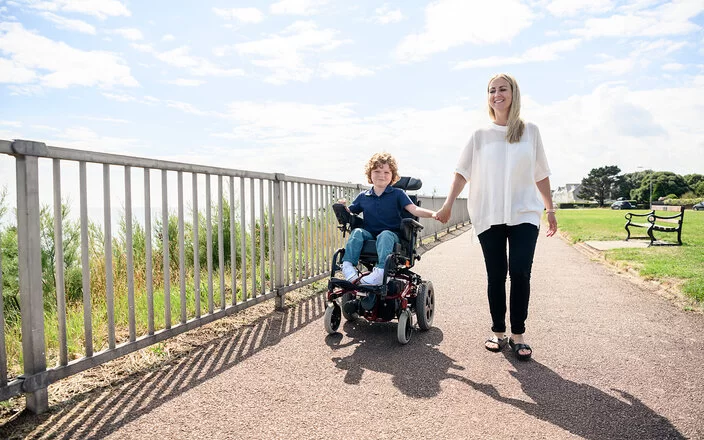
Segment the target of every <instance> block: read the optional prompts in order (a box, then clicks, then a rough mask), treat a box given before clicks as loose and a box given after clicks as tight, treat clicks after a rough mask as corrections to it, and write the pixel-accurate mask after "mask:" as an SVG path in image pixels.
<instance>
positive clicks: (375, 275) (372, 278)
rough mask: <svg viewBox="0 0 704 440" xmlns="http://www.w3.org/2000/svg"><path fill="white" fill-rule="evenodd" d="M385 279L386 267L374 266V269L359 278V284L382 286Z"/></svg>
mask: <svg viewBox="0 0 704 440" xmlns="http://www.w3.org/2000/svg"><path fill="white" fill-rule="evenodd" d="M383 281H384V269H381V268H378V267H374V269H372V271H371V272H370V273H369V274H368V275H365V276H363V277H362V278H361V279H360V280H359V284H362V285H365V286H380V285H381V283H382V282H383Z"/></svg>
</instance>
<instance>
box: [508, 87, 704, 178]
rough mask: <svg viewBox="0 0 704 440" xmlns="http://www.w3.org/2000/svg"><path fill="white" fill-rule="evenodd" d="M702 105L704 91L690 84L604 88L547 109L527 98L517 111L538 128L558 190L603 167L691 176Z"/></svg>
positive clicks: (703, 130)
mask: <svg viewBox="0 0 704 440" xmlns="http://www.w3.org/2000/svg"><path fill="white" fill-rule="evenodd" d="M695 83H696V81H695ZM685 90H686V92H685ZM674 96H677V97H678V98H677V99H673V97H674ZM701 102H704V88H701V87H699V88H697V87H694V84H691V85H690V84H684V85H683V86H682V87H681V88H670V89H668V88H662V89H652V90H632V89H631V88H630V87H629V86H628V85H602V86H598V87H597V88H595V89H594V90H593V91H592V93H590V94H587V95H582V96H572V97H570V98H568V99H566V100H563V101H558V102H554V103H551V104H548V105H541V104H539V103H536V102H534V101H531V100H529V99H528V100H526V101H525V102H524V106H523V109H522V111H521V113H522V114H524V115H529V118H530V120H532V121H534V122H536V123H537V124H538V125H539V127H540V129H541V134H542V137H543V142H544V144H545V147H546V152H547V154H548V159H549V161H550V166H551V168H552V170H553V172H554V173H555V178H554V179H553V178H551V182H552V183H553V186H556V184H557V183H559V184H564V183H568V182H569V183H572V182H579V180H580V179H581V177H585V176H586V175H587V174H588V172H589V170H591V169H592V168H596V167H600V166H604V165H618V166H619V167H620V168H621V170H622V171H623V172H633V171H635V167H636V166H637V165H642V166H644V167H645V168H650V169H654V170H663V168H662V167H663V164H667V165H666V166H667V169H666V170H667V171H673V172H675V173H685V172H692V165H691V160H692V158H695V157H701V148H702V141H701V139H703V138H704V126H702V124H701V121H699V118H700V117H701V116H700V115H701V111H700V110H698V109H699V108H700V106H701ZM556 120H559V121H560V123H559V124H555V123H554V121H556ZM616 146H618V147H616ZM635 158H637V162H636V159H635Z"/></svg>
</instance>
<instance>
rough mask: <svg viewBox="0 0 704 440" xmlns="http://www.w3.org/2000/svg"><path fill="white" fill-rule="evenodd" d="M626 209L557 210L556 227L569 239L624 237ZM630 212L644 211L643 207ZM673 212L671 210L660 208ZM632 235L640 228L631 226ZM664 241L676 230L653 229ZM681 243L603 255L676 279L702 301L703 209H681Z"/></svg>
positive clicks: (658, 276)
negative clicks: (658, 230) (659, 231)
mask: <svg viewBox="0 0 704 440" xmlns="http://www.w3.org/2000/svg"><path fill="white" fill-rule="evenodd" d="M626 212H629V211H617V210H611V209H608V208H606V209H561V210H559V211H558V212H557V222H558V226H559V230H560V231H561V232H562V233H563V234H565V235H566V236H568V237H569V239H570V240H571V241H572V243H577V242H580V241H589V240H625V238H626V230H625V229H624V226H625V224H626V219H625V218H624V216H625V214H626ZM630 212H636V213H639V214H640V213H645V212H647V211H645V210H640V211H639V210H633V211H630ZM660 214H662V215H673V214H675V213H673V212H660ZM634 231H635V234H636V235H639V236H640V235H645V233H644V232H645V231H644V229H642V228H635V229H634V228H632V229H631V232H632V233H633V232H634ZM654 234H655V237H656V238H658V239H662V240H665V241H675V242H676V239H677V236H676V234H673V233H663V232H661V233H658V232H657V231H656V232H655V233H654ZM682 243H683V244H682V246H652V247H648V248H636V249H633V248H628V249H626V248H624V249H612V250H609V251H606V253H605V258H606V259H607V260H610V261H616V262H619V263H621V264H626V265H628V266H629V267H632V268H633V269H635V270H637V271H638V272H639V273H640V275H641V276H643V277H644V278H649V279H658V280H664V279H677V280H680V281H682V291H683V293H685V294H686V295H687V296H689V297H691V298H693V299H695V300H696V301H697V302H699V303H704V211H693V210H691V209H688V210H685V212H684V222H683V224H682Z"/></svg>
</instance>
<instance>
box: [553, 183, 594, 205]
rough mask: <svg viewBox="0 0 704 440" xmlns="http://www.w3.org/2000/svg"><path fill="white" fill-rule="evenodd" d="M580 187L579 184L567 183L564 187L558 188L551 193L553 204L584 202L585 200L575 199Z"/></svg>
mask: <svg viewBox="0 0 704 440" xmlns="http://www.w3.org/2000/svg"><path fill="white" fill-rule="evenodd" d="M581 187H582V185H581V184H579V183H568V184H566V185H565V186H559V187H557V189H556V190H555V191H554V192H553V193H552V200H553V202H555V203H575V202H586V201H587V200H583V199H580V198H579V197H577V193H578V192H579V189H580V188H581Z"/></svg>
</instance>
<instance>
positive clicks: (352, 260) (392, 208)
mask: <svg viewBox="0 0 704 440" xmlns="http://www.w3.org/2000/svg"><path fill="white" fill-rule="evenodd" d="M365 172H366V175H367V181H368V182H369V183H371V184H372V185H374V186H373V187H372V188H371V189H369V190H367V191H363V192H361V193H360V194H359V195H358V196H357V197H356V198H355V199H354V202H352V204H351V205H350V206H349V208H347V209H348V210H349V211H350V212H352V213H355V214H359V213H360V212H363V213H364V229H362V228H357V229H355V230H353V231H352V233H351V234H350V238H349V240H347V244H346V245H345V255H344V257H343V258H342V274H343V276H344V277H345V279H347V281H350V282H354V281H357V280H358V279H359V272H358V271H357V264H358V263H359V254H360V252H361V251H362V245H363V244H364V240H372V239H376V253H377V256H378V260H377V264H376V266H375V267H374V268H373V269H372V271H371V273H369V274H368V275H366V276H364V277H362V278H361V279H359V284H363V285H370V286H378V285H381V283H382V280H383V279H384V262H385V261H386V257H387V256H388V255H389V254H390V253H391V252H392V251H393V249H394V246H395V245H396V243H398V242H399V237H398V233H399V232H400V230H401V219H402V217H401V213H402V212H403V210H406V211H408V212H409V213H411V214H413V215H414V216H416V217H425V218H430V217H435V212H434V211H430V210H428V209H424V208H421V207H418V206H416V205H415V204H414V203H413V202H412V201H411V199H410V197H408V194H406V193H405V192H404V191H402V190H400V189H398V188H394V187H393V186H392V185H393V184H394V183H395V182H397V181H398V180H399V179H400V176H399V174H398V166H397V165H396V159H394V157H393V156H391V155H390V154H389V153H376V154H374V155H373V156H372V157H371V159H369V161H368V162H367V165H366V167H365ZM340 202H341V203H344V202H345V201H344V200H341V201H340ZM370 297H371V300H370V301H371V302H372V305H373V302H374V296H373V295H370ZM363 305H366V304H363ZM365 308H371V307H365Z"/></svg>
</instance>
